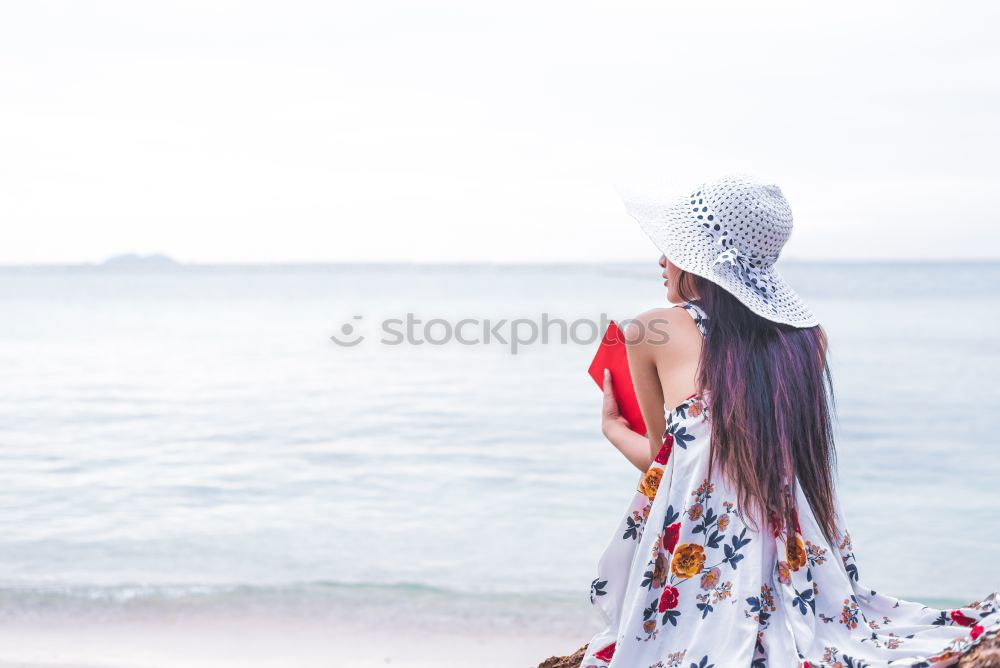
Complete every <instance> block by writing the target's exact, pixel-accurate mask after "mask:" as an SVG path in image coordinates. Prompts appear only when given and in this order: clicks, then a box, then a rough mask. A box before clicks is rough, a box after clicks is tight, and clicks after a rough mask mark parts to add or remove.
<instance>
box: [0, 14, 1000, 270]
mask: <svg viewBox="0 0 1000 668" xmlns="http://www.w3.org/2000/svg"><path fill="white" fill-rule="evenodd" d="M0 7H2V8H0V221H2V225H3V228H2V229H3V232H4V240H3V243H0V263H31V262H76V261H99V260H101V259H104V258H105V257H107V256H108V255H112V254H115V253H122V252H130V251H135V252H142V253H148V252H163V253H167V254H169V255H171V256H173V257H175V258H178V259H180V260H184V261H192V262H228V261H237V262H257V261H337V260H413V261H467V260H487V261H508V260H528V261H564V260H623V259H641V258H648V257H650V256H652V255H655V253H656V252H655V251H654V250H653V248H652V246H651V245H650V244H649V242H648V240H647V239H646V237H645V236H644V235H643V234H642V233H641V232H640V231H639V229H638V227H637V226H636V225H634V224H633V223H632V222H631V220H630V219H629V218H627V216H626V215H625V213H624V211H623V209H622V206H621V203H620V201H619V200H618V196H617V194H616V192H615V185H616V184H622V185H633V186H635V185H646V186H648V185H651V184H672V185H673V186H674V187H680V188H687V187H688V185H690V184H692V183H693V182H695V181H698V180H701V179H704V178H705V177H711V176H712V175H713V174H717V173H720V172H725V171H732V170H743V171H752V172H755V173H758V174H760V175H762V176H765V177H768V178H771V179H773V180H774V181H776V182H777V183H779V184H780V185H781V186H782V188H783V190H784V191H785V194H786V196H787V197H788V198H789V200H790V202H791V204H792V208H793V210H794V212H795V215H796V232H795V234H794V235H793V238H792V241H791V242H790V244H789V246H788V248H787V253H786V255H787V256H788V257H796V258H929V257H940V258H957V257H977V258H997V257H1000V252H998V249H1000V228H998V225H997V222H998V213H997V208H996V207H997V205H998V202H997V198H996V193H997V191H998V188H997V184H998V180H1000V178H998V177H1000V134H998V132H997V120H998V106H1000V105H998V103H1000V40H998V39H997V34H998V33H1000V5H997V3H988V2H976V3H972V2H962V1H958V2H955V1H952V2H948V3H929V2H912V1H911V2H872V1H871V0H868V1H866V2H838V3H835V4H833V5H831V4H829V3H827V4H823V5H818V4H817V3H804V2H801V1H799V2H788V3H773V2H753V3H748V2H735V3H726V2H712V3H696V2H681V1H679V0H673V1H671V0H657V1H656V2H643V1H638V0H630V1H629V2H600V3H595V2H583V1H581V0H576V1H574V2H544V1H539V0H533V1H531V2H523V1H521V0H505V1H504V2H470V1H469V0H462V1H458V0H456V1H454V2H404V1H402V0H366V1H363V2H358V1H357V0H354V1H352V2H336V1H335V2H331V1H317V2H299V1H289V0H282V1H281V2H278V1H276V0H275V1H271V2H247V1H244V0H240V1H238V2H237V1H235V0H233V1H231V2H222V1H216V0H190V1H177V0H172V1H170V2H141V1H137V0H126V1H122V2H107V1H100V0H98V1H96V2H40V1H33V2H17V3H14V2H8V3H3V5H2V6H0Z"/></svg>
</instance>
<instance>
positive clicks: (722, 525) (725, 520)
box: [718, 515, 729, 531]
mask: <svg viewBox="0 0 1000 668" xmlns="http://www.w3.org/2000/svg"><path fill="white" fill-rule="evenodd" d="M728 526H729V515H720V516H719V523H718V527H719V531H725V530H726V527H728Z"/></svg>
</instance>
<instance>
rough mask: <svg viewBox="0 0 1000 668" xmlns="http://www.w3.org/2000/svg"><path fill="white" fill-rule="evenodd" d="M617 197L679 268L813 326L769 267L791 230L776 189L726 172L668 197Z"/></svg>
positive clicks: (768, 311) (779, 316) (772, 314)
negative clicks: (664, 198)
mask: <svg viewBox="0 0 1000 668" xmlns="http://www.w3.org/2000/svg"><path fill="white" fill-rule="evenodd" d="M623 198H624V200H625V207H626V209H627V210H628V212H629V213H630V214H631V215H632V216H633V217H634V218H636V220H638V221H639V224H640V225H641V226H642V228H643V229H644V230H645V231H646V233H647V234H648V235H649V237H650V238H651V239H652V241H653V243H654V244H656V246H657V248H659V249H660V250H661V251H662V252H663V254H664V255H666V256H667V258H668V259H669V260H670V261H671V262H673V263H674V264H675V265H677V266H678V267H680V268H681V269H683V270H685V271H689V272H691V273H693V274H697V275H699V276H702V277H703V278H706V279H708V280H710V281H712V282H713V283H715V284H717V285H719V286H720V287H722V288H724V289H725V290H727V291H729V292H730V293H732V294H733V295H734V296H735V297H736V298H737V299H739V300H740V301H741V302H742V303H743V304H744V305H746V306H747V308H749V309H750V310H751V311H753V312H754V313H756V314H757V315H759V316H761V317H763V318H767V319H768V320H772V321H774V322H781V323H785V324H789V325H793V326H796V327H812V326H814V325H817V324H819V323H818V321H817V320H816V317H815V316H814V315H813V313H812V312H811V311H810V310H809V308H808V306H806V304H805V303H804V302H803V301H802V298H801V297H800V296H799V295H798V294H797V293H796V292H795V291H794V290H793V289H792V288H791V286H789V285H788V283H787V282H786V281H785V279H784V278H783V277H782V276H781V274H780V273H779V272H778V270H777V269H776V268H775V266H774V265H775V262H776V261H777V260H778V257H779V256H780V254H781V249H782V248H783V247H784V245H785V242H787V241H788V238H789V237H790V236H791V233H792V210H791V208H790V207H789V206H788V202H787V201H786V200H785V197H784V195H782V193H781V189H780V188H779V187H778V186H776V185H773V184H766V183H762V182H760V181H759V180H757V179H755V178H754V177H751V176H743V175H740V176H727V177H724V178H721V179H718V180H716V181H712V182H708V183H703V184H701V185H699V186H697V187H695V188H692V189H691V190H689V191H688V192H686V193H684V194H683V195H680V196H677V197H674V198H672V199H671V200H668V201H667V202H657V201H654V200H650V199H648V198H643V197H641V196H634V195H623Z"/></svg>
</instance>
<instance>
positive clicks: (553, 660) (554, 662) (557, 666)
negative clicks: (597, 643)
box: [538, 645, 587, 668]
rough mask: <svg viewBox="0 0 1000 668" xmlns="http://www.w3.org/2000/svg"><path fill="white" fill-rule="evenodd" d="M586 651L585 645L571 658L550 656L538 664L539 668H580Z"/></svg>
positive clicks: (571, 655) (570, 656)
mask: <svg viewBox="0 0 1000 668" xmlns="http://www.w3.org/2000/svg"><path fill="white" fill-rule="evenodd" d="M586 651H587V646H586V645H584V646H583V647H581V648H580V649H578V650H576V651H575V652H573V653H572V654H570V655H569V656H550V657H549V658H547V659H545V661H542V662H541V663H540V664H538V668H580V662H581V661H583V653H584V652H586Z"/></svg>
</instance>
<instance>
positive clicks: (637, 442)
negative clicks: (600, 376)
mask: <svg viewBox="0 0 1000 668" xmlns="http://www.w3.org/2000/svg"><path fill="white" fill-rule="evenodd" d="M601 431H602V432H604V436H605V437H607V439H608V440H609V441H611V445H613V446H615V447H616V448H618V450H619V451H621V453H622V454H623V455H625V458H626V459H628V460H629V461H630V462H632V465H633V466H635V467H636V468H637V469H639V470H640V471H645V470H646V469H648V468H649V465H650V463H651V462H652V461H653V456H652V454H651V453H650V451H649V441H648V440H647V439H646V437H645V436H643V435H642V434H637V433H635V432H634V431H632V428H631V427H629V426H628V422H627V421H626V420H625V418H623V417H622V414H621V411H619V410H618V401H617V400H616V399H615V394H614V385H613V384H612V381H611V374H610V373H609V372H608V370H607V369H605V370H604V402H603V404H602V405H601Z"/></svg>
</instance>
